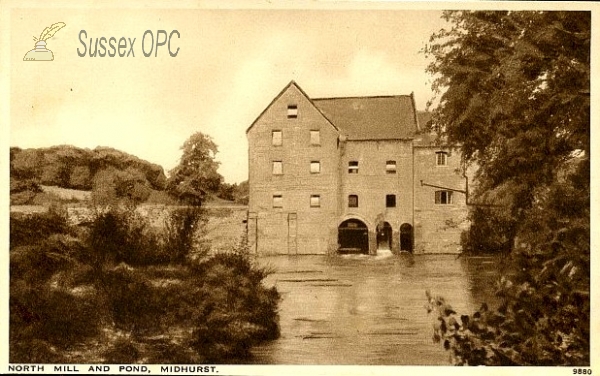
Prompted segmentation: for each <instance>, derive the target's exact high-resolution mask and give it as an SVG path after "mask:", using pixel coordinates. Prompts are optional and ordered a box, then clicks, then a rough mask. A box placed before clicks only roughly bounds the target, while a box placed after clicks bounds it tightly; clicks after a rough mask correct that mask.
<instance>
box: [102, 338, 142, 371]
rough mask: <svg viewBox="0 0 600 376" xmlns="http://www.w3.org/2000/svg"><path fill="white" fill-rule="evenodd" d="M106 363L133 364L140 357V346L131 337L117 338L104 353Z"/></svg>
mask: <svg viewBox="0 0 600 376" xmlns="http://www.w3.org/2000/svg"><path fill="white" fill-rule="evenodd" d="M102 356H103V357H104V363H109V364H131V363H136V362H137V361H138V359H139V358H140V351H139V350H138V346H137V345H136V344H135V343H134V342H133V340H132V339H131V338H123V337H121V338H119V339H117V340H116V341H115V342H114V343H113V344H112V345H111V346H110V347H109V348H108V349H107V350H106V351H105V352H104V353H103V354H102Z"/></svg>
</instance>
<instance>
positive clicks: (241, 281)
mask: <svg viewBox="0 0 600 376" xmlns="http://www.w3.org/2000/svg"><path fill="white" fill-rule="evenodd" d="M196 272H197V273H199V275H198V276H197V278H198V283H199V285H200V286H201V287H202V292H203V296H202V298H201V304H202V313H203V315H202V316H200V317H198V321H197V324H196V329H195V330H194V333H193V343H192V346H193V347H194V348H195V349H196V350H197V351H198V352H199V353H200V354H201V355H202V356H203V357H205V358H206V361H209V362H224V361H231V360H232V359H239V358H243V357H246V356H249V355H250V352H249V351H250V348H251V346H252V345H254V344H257V343H259V342H262V341H264V340H269V339H275V338H277V337H279V324H278V314H277V304H278V302H279V298H280V297H279V293H278V292H277V290H276V289H275V288H271V289H267V288H265V287H264V286H263V285H262V280H263V278H264V277H265V276H266V273H265V272H264V271H263V270H262V269H259V268H257V267H255V266H253V265H252V264H251V262H250V260H249V259H248V257H247V256H246V255H244V254H241V253H220V254H216V255H214V256H213V257H211V258H210V259H208V260H206V261H204V262H202V263H200V264H199V265H198V266H197V268H196Z"/></svg>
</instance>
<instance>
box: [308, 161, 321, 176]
mask: <svg viewBox="0 0 600 376" xmlns="http://www.w3.org/2000/svg"><path fill="white" fill-rule="evenodd" d="M320 172H321V162H319V161H312V162H310V173H311V174H318V173H320Z"/></svg>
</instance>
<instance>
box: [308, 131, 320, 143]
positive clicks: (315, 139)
mask: <svg viewBox="0 0 600 376" xmlns="http://www.w3.org/2000/svg"><path fill="white" fill-rule="evenodd" d="M310 144H311V145H321V132H320V131H310Z"/></svg>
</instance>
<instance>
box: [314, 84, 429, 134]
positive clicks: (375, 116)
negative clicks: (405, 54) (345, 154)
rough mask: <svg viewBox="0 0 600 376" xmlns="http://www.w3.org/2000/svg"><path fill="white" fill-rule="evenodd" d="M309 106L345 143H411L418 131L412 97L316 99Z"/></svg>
mask: <svg viewBox="0 0 600 376" xmlns="http://www.w3.org/2000/svg"><path fill="white" fill-rule="evenodd" d="M312 102H313V103H314V104H315V106H316V107H317V108H318V109H319V110H320V111H321V112H322V113H323V114H324V115H325V117H327V118H328V119H329V120H330V121H331V123H332V124H335V125H336V126H337V127H338V128H339V129H340V131H341V132H342V133H344V134H346V135H347V136H348V139H349V140H385V139H411V138H412V137H413V136H414V134H415V132H416V131H417V130H418V125H417V117H416V109H415V105H414V99H413V96H412V95H398V96H376V97H344V98H316V99H313V100H312Z"/></svg>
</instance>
